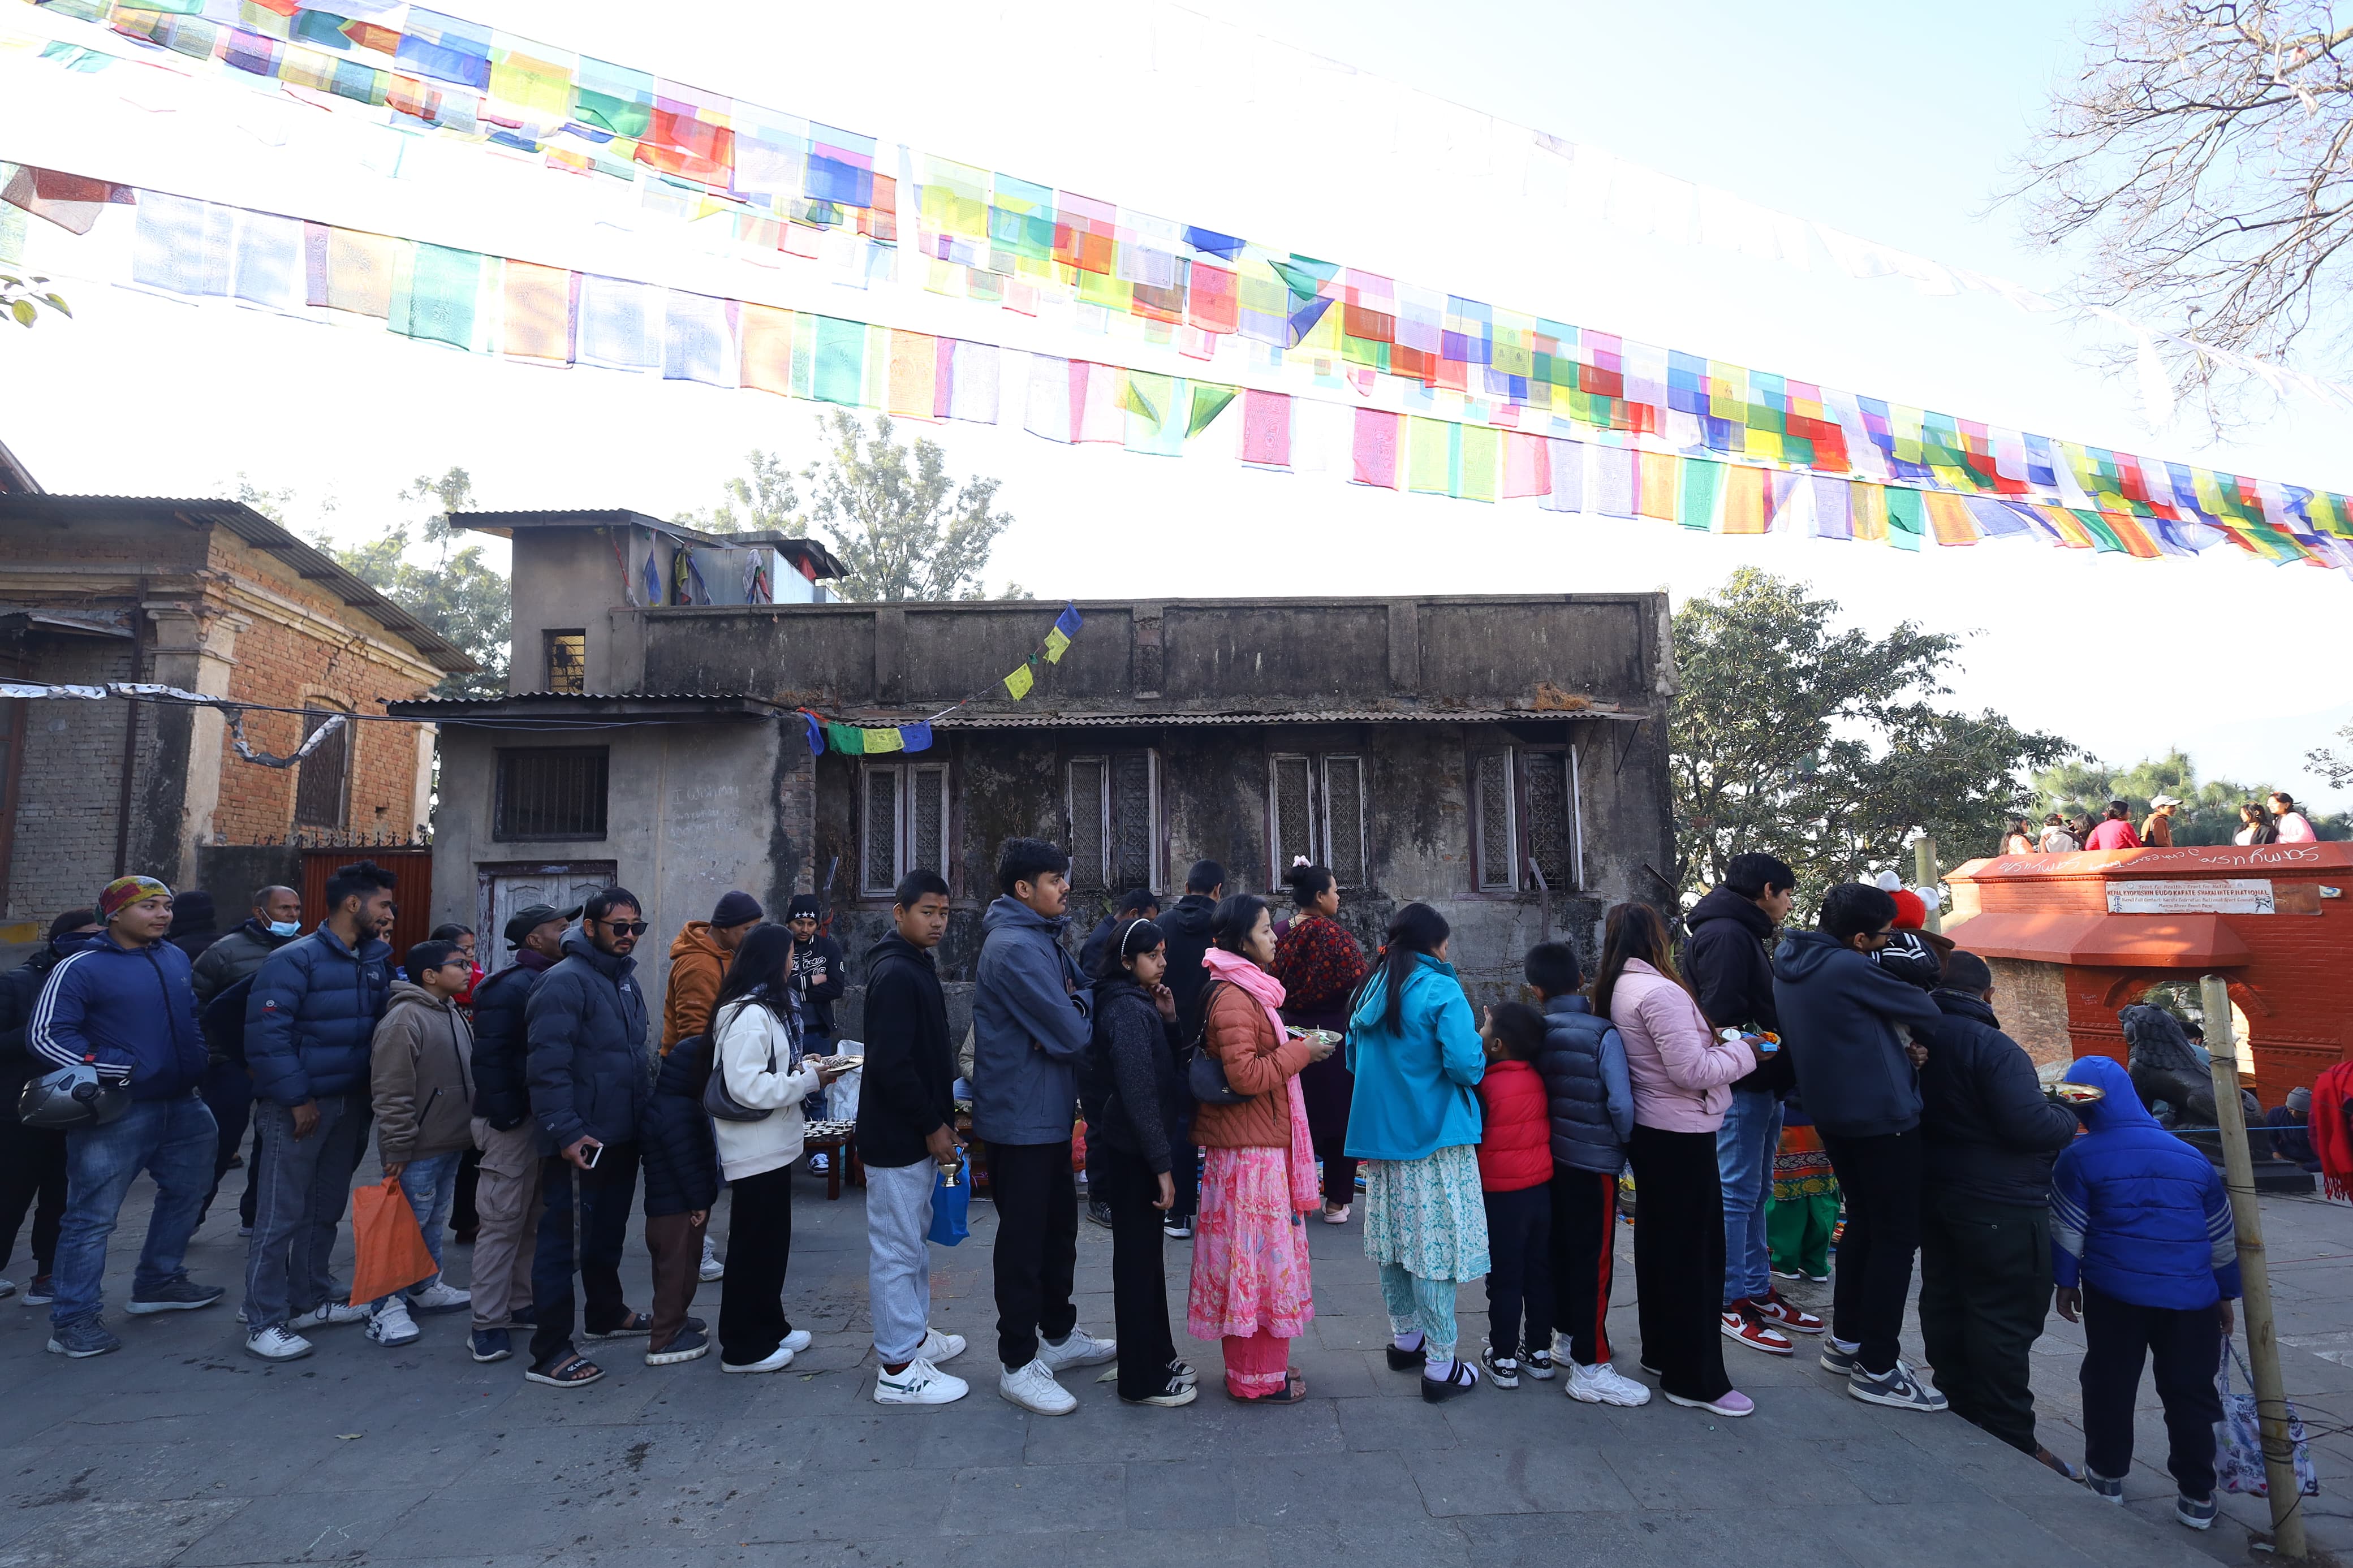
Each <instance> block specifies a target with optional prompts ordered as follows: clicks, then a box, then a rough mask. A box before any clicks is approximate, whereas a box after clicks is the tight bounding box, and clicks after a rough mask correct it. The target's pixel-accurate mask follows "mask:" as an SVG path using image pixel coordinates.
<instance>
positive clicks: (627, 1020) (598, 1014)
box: [523, 931, 654, 1154]
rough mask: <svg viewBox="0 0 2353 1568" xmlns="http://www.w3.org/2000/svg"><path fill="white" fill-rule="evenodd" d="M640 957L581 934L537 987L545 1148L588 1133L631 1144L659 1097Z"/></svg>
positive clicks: (529, 1011) (533, 1037)
mask: <svg viewBox="0 0 2353 1568" xmlns="http://www.w3.org/2000/svg"><path fill="white" fill-rule="evenodd" d="M637 968H638V965H637V961H636V960H635V959H632V958H623V957H621V956H619V955H618V954H616V953H610V952H600V951H598V949H597V947H596V943H594V942H590V941H589V940H588V938H587V937H586V935H585V934H583V933H582V932H580V931H569V932H567V933H565V938H564V957H563V959H562V960H561V961H560V962H559V963H556V964H555V965H554V967H552V968H551V969H549V970H548V972H547V973H545V974H543V975H541V976H540V977H539V984H536V985H534V986H533V987H532V988H531V999H530V1000H529V1001H528V1002H525V1003H524V1004H523V1029H524V1034H525V1037H526V1038H528V1039H529V1040H530V1042H531V1059H530V1073H531V1113H532V1115H533V1117H534V1118H536V1119H537V1121H538V1122H539V1142H540V1151H541V1152H543V1153H548V1154H553V1153H554V1152H557V1151H559V1150H563V1149H568V1148H570V1147H571V1146H572V1145H573V1144H575V1143H577V1142H579V1141H580V1140H581V1139H583V1138H594V1139H595V1140H596V1142H599V1143H628V1142H633V1141H634V1140H635V1139H636V1138H637V1136H638V1117H639V1116H640V1115H641V1114H642V1113H643V1112H644V1110H645V1108H646V1101H647V1100H650V1099H652V1098H653V1091H654V1075H653V1063H654V1058H653V1053H652V1052H651V1051H649V1050H648V1049H647V1047H646V1022H647V1020H646V994H645V992H644V990H643V989H642V988H641V987H640V986H639V985H638V981H637Z"/></svg>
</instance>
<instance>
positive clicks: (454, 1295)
mask: <svg viewBox="0 0 2353 1568" xmlns="http://www.w3.org/2000/svg"><path fill="white" fill-rule="evenodd" d="M473 1304H474V1293H473V1292H472V1291H470V1290H460V1289H458V1288H457V1287H456V1286H454V1285H452V1284H450V1283H449V1282H448V1280H446V1279H436V1280H435V1281H433V1283H432V1284H430V1285H427V1287H426V1288H425V1289H422V1290H411V1291H410V1292H409V1293H408V1305H409V1307H410V1309H411V1310H415V1311H419V1312H454V1311H456V1310H458V1309H459V1308H460V1307H470V1306H472V1305H473Z"/></svg>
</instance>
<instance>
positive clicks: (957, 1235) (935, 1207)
mask: <svg viewBox="0 0 2353 1568" xmlns="http://www.w3.org/2000/svg"><path fill="white" fill-rule="evenodd" d="M971 1205H972V1162H971V1161H970V1160H958V1161H957V1162H956V1171H955V1180H954V1181H950V1180H949V1179H948V1173H947V1172H945V1171H942V1172H941V1173H939V1174H938V1175H937V1176H936V1177H934V1179H933V1182H932V1228H931V1230H930V1231H929V1232H928V1233H927V1234H928V1235H929V1237H930V1238H931V1239H932V1240H934V1241H936V1242H938V1243H939V1244H940V1245H941V1246H942V1247H954V1246H955V1244H956V1243H957V1242H959V1241H962V1240H963V1239H964V1238H965V1237H967V1236H970V1235H971V1234H972V1227H971V1226H969V1225H967V1224H965V1218H966V1216H967V1215H969V1213H970V1212H971Z"/></svg>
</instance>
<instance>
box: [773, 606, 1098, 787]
mask: <svg viewBox="0 0 2353 1568" xmlns="http://www.w3.org/2000/svg"><path fill="white" fill-rule="evenodd" d="M1086 624H1087V623H1086V617H1085V616H1082V615H1080V614H1079V606H1078V605H1075V604H1065V605H1063V606H1062V613H1061V614H1060V615H1059V616H1055V617H1054V624H1053V625H1052V626H1050V627H1048V628H1047V630H1046V636H1045V637H1044V638H1043V640H1041V641H1040V642H1039V645H1038V646H1037V647H1035V648H1033V649H1032V650H1031V651H1030V653H1029V657H1028V658H1024V659H1023V660H1022V661H1021V662H1020V663H1019V664H1018V665H1017V666H1015V667H1014V668H1013V670H1012V672H1011V673H1010V674H1008V675H1007V676H1006V677H1005V679H1003V680H1002V681H1000V682H998V683H997V684H998V685H1001V686H1003V687H1004V689H1005V690H1006V692H1007V693H1008V695H1009V696H1010V697H1011V698H1012V699H1013V700H1014V701H1016V702H1018V701H1020V700H1022V699H1023V698H1025V697H1027V696H1029V693H1030V691H1031V690H1032V689H1035V687H1036V686H1037V683H1038V674H1037V668H1038V664H1039V660H1041V659H1042V660H1044V661H1045V662H1046V663H1048V664H1060V663H1061V662H1062V655H1064V654H1065V653H1068V652H1069V651H1070V647H1071V638H1073V637H1077V636H1078V635H1079V630H1080V628H1081V627H1082V626H1085V625H1086ZM979 695H980V693H979V692H974V693H972V694H971V695H969V696H965V697H963V698H959V699H958V700H956V701H955V702H953V703H950V704H949V705H948V706H947V707H945V708H943V709H941V710H939V711H938V712H937V713H934V714H933V715H932V716H931V718H930V719H923V720H919V721H915V722H913V723H907V724H892V725H881V726H876V725H860V724H844V723H841V722H839V721H836V720H832V719H828V718H826V717H824V716H823V715H821V714H819V713H817V712H815V711H813V710H809V709H807V708H803V709H801V710H799V711H800V716H801V724H802V738H803V739H804V740H805V741H806V742H807V744H808V749H809V754H810V755H811V756H823V755H824V754H825V753H826V752H828V751H832V752H837V753H839V755H842V756H846V757H871V756H876V755H880V754H882V753H885V752H926V751H929V750H931V746H932V723H933V721H934V720H939V719H944V718H946V717H947V716H948V715H949V714H951V713H953V712H955V710H957V709H959V708H962V707H963V706H965V704H966V703H968V702H970V701H972V700H974V698H976V697H977V696H979Z"/></svg>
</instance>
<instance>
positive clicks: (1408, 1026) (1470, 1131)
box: [1347, 904, 1487, 1405]
mask: <svg viewBox="0 0 2353 1568" xmlns="http://www.w3.org/2000/svg"><path fill="white" fill-rule="evenodd" d="M1449 934H1451V933H1450V930H1449V928H1448V926H1447V923H1446V917H1445V916H1443V915H1441V914H1440V913H1439V912H1438V911H1437V910H1433V909H1431V908H1430V906H1429V905H1428V904H1408V905H1406V906H1405V907H1404V908H1403V909H1401V910H1398V912H1397V914H1396V915H1395V916H1394V917H1392V918H1391V920H1390V921H1389V929H1388V938H1387V941H1386V942H1385V944H1384V945H1383V947H1382V949H1381V961H1380V963H1379V964H1378V966H1377V967H1376V968H1375V969H1374V971H1373V973H1372V975H1371V977H1370V978H1369V979H1367V980H1366V983H1365V988H1364V991H1363V993H1362V994H1360V995H1359V996H1358V997H1357V1000H1356V1010H1355V1012H1354V1014H1353V1015H1352V1016H1350V1018H1349V1020H1348V1070H1349V1071H1350V1072H1352V1073H1354V1074H1355V1075H1356V1093H1355V1095H1354V1097H1353V1098H1352V1100H1350V1103H1349V1110H1348V1142H1347V1152H1348V1154H1349V1156H1350V1157H1351V1158H1353V1159H1357V1160H1362V1161H1365V1162H1366V1165H1365V1167H1364V1173H1365V1256H1366V1257H1367V1258H1371V1259H1372V1260H1373V1261H1374V1262H1376V1263H1377V1264H1379V1265H1380V1266H1381V1297H1382V1300H1384V1301H1385V1302H1386V1303H1387V1305H1388V1314H1389V1332H1390V1335H1391V1341H1390V1344H1389V1350H1388V1360H1389V1368H1390V1370H1391V1371H1393V1372H1411V1371H1414V1370H1416V1369H1417V1368H1418V1369H1419V1371H1420V1373H1421V1396H1422V1397H1423V1398H1424V1399H1426V1400H1429V1401H1430V1403H1431V1404H1433V1405H1434V1404H1437V1403H1439V1402H1440V1401H1443V1400H1448V1399H1452V1398H1455V1397H1456V1396H1458V1395H1460V1394H1467V1393H1469V1392H1470V1391H1471V1389H1472V1387H1474V1386H1475V1385H1476V1384H1478V1381H1479V1369H1478V1366H1477V1365H1476V1363H1474V1362H1472V1361H1471V1360H1468V1359H1463V1358H1459V1357H1457V1356H1456V1355H1455V1353H1454V1349H1455V1339H1456V1335H1455V1328H1454V1290H1455V1287H1456V1286H1458V1285H1461V1284H1464V1283H1467V1282H1468V1281H1471V1280H1473V1279H1480V1278H1481V1277H1482V1276H1483V1275H1485V1274H1486V1272H1487V1208H1486V1205H1485V1204H1484V1203H1483V1202H1482V1200H1481V1197H1480V1193H1479V1096H1478V1092H1477V1089H1476V1085H1477V1084H1478V1082H1479V1079H1481V1078H1482V1077H1483V1076H1485V1073H1486V1070H1487V1058H1486V1054H1485V1052H1484V1051H1483V1050H1482V1047H1481V1045H1480V1041H1479V1026H1478V1025H1477V1024H1476V1023H1474V1022H1472V1017H1471V999H1470V998H1469V997H1467V996H1465V995H1464V994H1462V984H1461V982H1460V981H1459V980H1457V979H1456V978H1455V977H1454V967H1453V965H1451V964H1450V963H1447V962H1446V939H1447V937H1448V936H1449Z"/></svg>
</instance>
